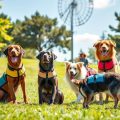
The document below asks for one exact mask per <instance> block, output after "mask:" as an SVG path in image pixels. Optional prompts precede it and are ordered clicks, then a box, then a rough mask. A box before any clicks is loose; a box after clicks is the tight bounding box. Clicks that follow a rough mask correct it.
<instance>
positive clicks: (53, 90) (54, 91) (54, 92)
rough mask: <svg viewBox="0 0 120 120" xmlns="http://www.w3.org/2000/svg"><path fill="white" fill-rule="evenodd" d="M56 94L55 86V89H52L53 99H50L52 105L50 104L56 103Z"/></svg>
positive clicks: (54, 87)
mask: <svg viewBox="0 0 120 120" xmlns="http://www.w3.org/2000/svg"><path fill="white" fill-rule="evenodd" d="M56 93H57V90H56V85H54V86H53V89H52V97H51V99H50V103H49V104H52V103H54V101H55V97H56Z"/></svg>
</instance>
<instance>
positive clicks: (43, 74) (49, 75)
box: [38, 71, 57, 78]
mask: <svg viewBox="0 0 120 120" xmlns="http://www.w3.org/2000/svg"><path fill="white" fill-rule="evenodd" d="M38 75H39V77H41V78H52V77H55V76H57V74H56V72H55V71H53V72H40V71H39V74H38Z"/></svg>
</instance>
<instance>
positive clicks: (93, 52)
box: [88, 48, 96, 63]
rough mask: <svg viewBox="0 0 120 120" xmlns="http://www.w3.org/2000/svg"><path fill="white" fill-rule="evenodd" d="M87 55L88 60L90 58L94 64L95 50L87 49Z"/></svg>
mask: <svg viewBox="0 0 120 120" xmlns="http://www.w3.org/2000/svg"><path fill="white" fill-rule="evenodd" d="M88 54H89V56H88V58H90V59H91V60H92V61H93V62H94V63H95V62H96V58H95V49H94V48H89V50H88Z"/></svg>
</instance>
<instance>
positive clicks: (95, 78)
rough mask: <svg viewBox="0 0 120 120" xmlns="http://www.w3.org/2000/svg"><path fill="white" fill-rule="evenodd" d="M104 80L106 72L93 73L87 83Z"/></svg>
mask: <svg viewBox="0 0 120 120" xmlns="http://www.w3.org/2000/svg"><path fill="white" fill-rule="evenodd" d="M100 82H104V74H96V75H91V76H89V77H88V79H87V84H91V83H100Z"/></svg>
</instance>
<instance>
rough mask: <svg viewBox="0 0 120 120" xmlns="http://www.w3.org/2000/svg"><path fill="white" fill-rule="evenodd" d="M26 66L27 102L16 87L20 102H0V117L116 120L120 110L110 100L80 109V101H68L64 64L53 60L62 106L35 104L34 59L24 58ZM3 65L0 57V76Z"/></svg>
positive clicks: (70, 95) (72, 97)
mask: <svg viewBox="0 0 120 120" xmlns="http://www.w3.org/2000/svg"><path fill="white" fill-rule="evenodd" d="M23 63H24V65H25V68H26V75H27V77H26V87H27V96H28V102H29V103H28V104H23V103H22V101H23V99H22V92H21V89H20V88H19V89H18V91H17V93H16V96H17V101H19V102H21V104H17V105H14V104H10V103H9V104H3V103H0V120H44V119H47V120H57V119H58V120H59V119H60V120H120V109H119V108H118V109H113V102H109V103H108V104H104V105H98V104H95V103H93V104H91V105H90V108H89V109H83V108H82V104H81V103H79V104H72V103H71V102H72V101H73V100H75V99H76V97H75V95H74V93H73V91H72V90H71V89H70V87H69V85H68V84H67V82H66V81H65V79H64V76H65V66H64V63H61V62H55V70H56V72H57V75H58V78H59V88H60V89H61V90H62V91H63V93H64V97H65V99H64V103H63V104H62V105H47V104H43V105H39V104H38V90H37V88H38V85H37V73H38V61H37V60H32V59H24V60H23ZM6 65H7V60H6V58H0V76H1V75H2V74H3V72H5V69H6Z"/></svg>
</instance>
